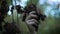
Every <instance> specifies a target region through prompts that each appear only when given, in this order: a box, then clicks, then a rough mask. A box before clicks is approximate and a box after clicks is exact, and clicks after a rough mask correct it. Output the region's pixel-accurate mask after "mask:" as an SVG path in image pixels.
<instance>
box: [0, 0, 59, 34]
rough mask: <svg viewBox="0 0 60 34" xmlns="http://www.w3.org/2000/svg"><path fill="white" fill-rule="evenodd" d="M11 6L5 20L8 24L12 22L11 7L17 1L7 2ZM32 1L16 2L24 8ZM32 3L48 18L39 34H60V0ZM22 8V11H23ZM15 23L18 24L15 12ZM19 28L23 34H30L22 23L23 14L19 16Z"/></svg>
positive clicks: (41, 25) (41, 24) (19, 0)
mask: <svg viewBox="0 0 60 34" xmlns="http://www.w3.org/2000/svg"><path fill="white" fill-rule="evenodd" d="M6 1H7V2H8V5H9V11H8V13H7V14H8V15H7V17H6V18H5V21H6V22H9V23H10V22H12V21H13V20H12V14H11V11H10V10H11V7H12V4H13V5H15V0H12V1H11V0H6ZM0 3H1V2H0ZM30 3H31V0H16V5H21V6H22V7H23V8H24V7H26V6H28V5H29V4H30ZM32 3H34V4H36V6H37V7H38V8H39V9H41V10H42V11H41V12H42V13H43V14H45V15H46V16H47V18H46V20H45V21H44V22H42V21H41V23H40V25H39V30H38V34H60V0H32ZM23 8H21V9H23ZM13 14H14V15H13V17H14V21H16V22H17V13H16V12H13ZM18 22H19V24H18V25H19V27H20V29H21V31H22V33H23V34H28V33H29V30H28V28H27V26H26V24H25V22H23V21H22V14H18Z"/></svg>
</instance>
